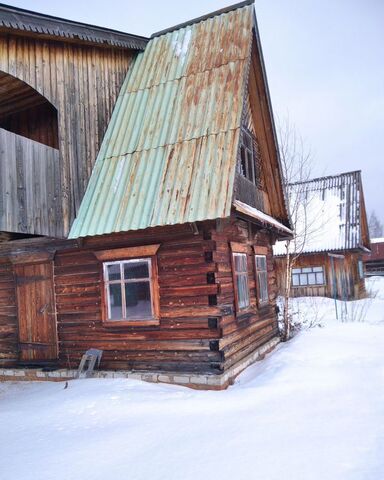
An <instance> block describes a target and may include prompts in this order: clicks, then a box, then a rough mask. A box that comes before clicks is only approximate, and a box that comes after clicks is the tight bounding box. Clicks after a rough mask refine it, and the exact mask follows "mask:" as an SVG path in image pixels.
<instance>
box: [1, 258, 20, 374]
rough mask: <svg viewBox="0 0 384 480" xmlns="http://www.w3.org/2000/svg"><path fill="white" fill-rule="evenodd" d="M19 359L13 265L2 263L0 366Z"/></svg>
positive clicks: (11, 364)
mask: <svg viewBox="0 0 384 480" xmlns="http://www.w3.org/2000/svg"><path fill="white" fill-rule="evenodd" d="M17 360H18V327H17V308H16V290H15V276H14V273H13V265H11V264H10V263H0V366H1V367H6V366H13V365H15V364H16V363H17Z"/></svg>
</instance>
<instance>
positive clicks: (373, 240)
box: [371, 237, 384, 243]
mask: <svg viewBox="0 0 384 480" xmlns="http://www.w3.org/2000/svg"><path fill="white" fill-rule="evenodd" d="M371 243H384V237H378V238H371Z"/></svg>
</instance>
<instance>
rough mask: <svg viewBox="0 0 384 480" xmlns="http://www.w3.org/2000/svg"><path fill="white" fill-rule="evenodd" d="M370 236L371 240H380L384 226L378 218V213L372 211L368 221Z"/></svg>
mask: <svg viewBox="0 0 384 480" xmlns="http://www.w3.org/2000/svg"><path fill="white" fill-rule="evenodd" d="M368 228H369V235H370V236H371V238H379V237H382V236H383V224H382V223H381V222H380V220H379V219H378V218H377V215H376V212H375V211H374V210H372V212H371V214H370V216H369V221H368Z"/></svg>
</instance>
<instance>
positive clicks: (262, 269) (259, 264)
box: [255, 255, 268, 303]
mask: <svg viewBox="0 0 384 480" xmlns="http://www.w3.org/2000/svg"><path fill="white" fill-rule="evenodd" d="M255 259H256V277H257V292H258V297H259V298H258V300H259V302H261V303H263V302H268V272H267V257H266V256H265V255H255Z"/></svg>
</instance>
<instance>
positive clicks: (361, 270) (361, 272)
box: [358, 260, 364, 279]
mask: <svg viewBox="0 0 384 480" xmlns="http://www.w3.org/2000/svg"><path fill="white" fill-rule="evenodd" d="M358 268H359V277H360V279H362V278H364V265H363V261H362V260H359V263H358Z"/></svg>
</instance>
